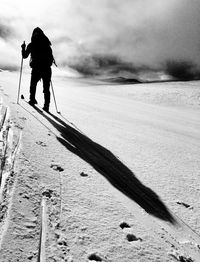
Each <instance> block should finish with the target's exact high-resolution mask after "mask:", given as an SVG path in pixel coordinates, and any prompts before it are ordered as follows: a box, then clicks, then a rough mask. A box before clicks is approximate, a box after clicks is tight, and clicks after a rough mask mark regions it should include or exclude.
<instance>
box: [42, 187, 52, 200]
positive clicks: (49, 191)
mask: <svg viewBox="0 0 200 262" xmlns="http://www.w3.org/2000/svg"><path fill="white" fill-rule="evenodd" d="M42 195H43V196H45V197H47V198H51V197H52V195H53V190H51V189H46V190H45V191H44V192H42Z"/></svg>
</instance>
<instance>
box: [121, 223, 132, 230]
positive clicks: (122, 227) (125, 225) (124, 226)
mask: <svg viewBox="0 0 200 262" xmlns="http://www.w3.org/2000/svg"><path fill="white" fill-rule="evenodd" d="M119 226H120V227H121V229H124V228H130V227H131V226H130V225H129V224H128V223H126V222H122V223H121V224H120V225H119Z"/></svg>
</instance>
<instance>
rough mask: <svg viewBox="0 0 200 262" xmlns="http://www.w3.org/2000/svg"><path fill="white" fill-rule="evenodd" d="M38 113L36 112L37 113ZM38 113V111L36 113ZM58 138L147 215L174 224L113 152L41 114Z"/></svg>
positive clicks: (155, 196)
mask: <svg viewBox="0 0 200 262" xmlns="http://www.w3.org/2000/svg"><path fill="white" fill-rule="evenodd" d="M36 110H37V109H36ZM37 111H38V112H39V113H41V111H40V110H39V109H38V110H37ZM42 115H43V116H44V117H45V118H46V119H47V120H48V121H49V122H50V123H51V124H52V125H53V126H54V127H55V128H56V129H57V130H58V131H59V132H60V134H61V136H62V137H58V136H57V139H58V141H59V142H60V143H61V144H62V145H64V146H65V147H66V148H67V149H68V150H70V151H71V152H73V153H74V154H76V155H77V156H79V157H80V158H82V159H83V160H85V161H86V162H87V163H89V164H90V165H91V166H92V167H93V168H94V169H96V170H97V171H98V172H99V173H100V174H102V175H103V176H104V177H106V178H107V180H108V181H109V182H110V183H111V184H112V185H113V186H114V187H116V188H117V189H118V190H120V191H121V192H123V193H124V194H125V195H126V196H128V197H129V198H130V199H132V200H133V201H135V202H136V203H137V204H138V205H140V206H141V207H142V208H143V209H144V210H145V211H146V212H147V213H149V214H151V215H153V216H156V217H158V218H160V219H162V220H165V221H169V222H171V223H173V224H175V223H176V220H175V218H174V217H173V216H172V214H171V213H170V212H169V210H168V209H167V207H166V206H165V204H164V203H163V202H162V201H161V200H160V198H159V197H158V195H157V194H156V193H155V192H154V191H153V190H151V189H150V188H148V187H146V186H145V185H143V184H142V183H141V182H140V181H139V180H138V179H137V178H136V176H135V175H134V173H133V172H132V171H131V170H130V169H129V168H128V167H127V166H125V165H124V164H123V163H122V162H121V161H120V160H119V159H118V158H117V157H115V156H114V154H113V153H112V152H110V151H109V150H108V149H106V148H104V147H103V146H101V145H99V144H97V143H95V142H94V141H92V140H91V139H90V138H89V137H87V136H85V135H84V134H82V133H80V132H79V131H78V130H76V129H74V128H73V127H71V126H69V125H68V124H66V123H65V122H64V121H63V120H61V119H60V118H58V117H57V116H55V115H53V114H51V113H50V114H49V115H50V116H51V117H50V116H47V115H46V114H42Z"/></svg>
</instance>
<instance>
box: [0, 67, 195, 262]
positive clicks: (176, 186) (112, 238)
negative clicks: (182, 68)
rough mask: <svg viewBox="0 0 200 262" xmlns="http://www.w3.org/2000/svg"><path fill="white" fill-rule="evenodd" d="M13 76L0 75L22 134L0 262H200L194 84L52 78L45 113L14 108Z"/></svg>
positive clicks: (23, 89) (26, 107)
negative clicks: (127, 82)
mask: <svg viewBox="0 0 200 262" xmlns="http://www.w3.org/2000/svg"><path fill="white" fill-rule="evenodd" d="M18 77H19V76H18V74H15V73H9V72H1V73H0V85H1V89H2V97H3V103H4V104H5V105H7V106H8V107H9V108H10V111H11V113H10V119H11V123H12V128H13V130H14V129H17V130H19V131H22V138H21V140H20V150H18V154H17V161H16V163H15V168H14V170H15V176H14V178H13V180H14V183H13V186H12V187H11V190H10V194H9V196H8V195H6V194H5V197H4V199H3V200H2V203H3V204H4V203H6V204H7V205H8V207H9V208H8V209H7V210H6V212H4V215H3V216H2V219H1V221H0V223H1V224H0V228H1V232H2V234H1V242H0V244H1V246H0V247H1V251H0V261H17V259H18V261H75V262H76V261H77V262H78V261H113V262H122V261H124V262H129V261H200V258H199V256H200V254H199V253H200V250H199V245H200V238H199V236H198V234H200V227H199V225H200V223H199V222H200V221H199V215H200V214H199V212H200V206H199V202H198V199H199V195H200V188H199V182H198V181H199V170H200V163H199V159H198V156H199V153H200V146H199V144H200V142H199V128H200V121H199V120H200V119H199V118H200V117H199V107H200V105H199V104H200V102H199V96H200V89H199V82H198V81H197V82H186V83H184V82H182V83H178V82H176V83H160V84H159V83H157V84H138V85H108V84H103V83H101V82H99V81H96V82H95V81H91V80H83V79H76V80H74V79H70V78H68V79H67V78H61V77H57V78H56V77H55V78H53V86H54V91H55V95H56V101H57V104H58V109H59V110H60V111H61V115H59V114H56V112H55V109H54V108H55V107H54V104H53V99H52V103H51V108H50V111H51V112H52V115H51V114H50V115H48V114H46V113H43V112H42V111H41V109H40V107H38V109H37V110H36V109H33V108H32V107H30V106H29V105H28V104H27V103H26V102H25V101H21V100H20V105H17V104H16V99H17V88H18ZM29 77H30V76H29V75H23V78H22V87H21V93H22V94H23V95H24V96H25V97H26V98H28V86H29ZM37 100H38V102H39V106H42V105H43V104H42V103H43V94H42V87H41V84H40V85H39V86H38V91H37ZM15 132H17V131H15ZM17 133H18V132H17ZM3 204H2V205H3ZM145 211H146V212H145ZM183 221H184V223H186V224H184V223H183ZM171 222H172V223H171ZM39 246H40V248H39ZM39 259H40V260H39Z"/></svg>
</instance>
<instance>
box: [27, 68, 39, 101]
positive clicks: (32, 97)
mask: <svg viewBox="0 0 200 262" xmlns="http://www.w3.org/2000/svg"><path fill="white" fill-rule="evenodd" d="M40 78H41V75H40V72H39V71H38V70H37V69H34V68H33V69H32V72H31V82H30V101H29V104H31V105H34V104H37V101H36V99H35V94H36V86H37V83H38V81H39V80H40Z"/></svg>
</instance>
